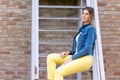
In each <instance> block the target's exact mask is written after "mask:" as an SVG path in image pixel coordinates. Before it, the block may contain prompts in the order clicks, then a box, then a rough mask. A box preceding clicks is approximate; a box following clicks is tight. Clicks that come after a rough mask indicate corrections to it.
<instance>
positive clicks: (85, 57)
mask: <svg viewBox="0 0 120 80" xmlns="http://www.w3.org/2000/svg"><path fill="white" fill-rule="evenodd" d="M93 16H94V10H93V8H91V7H85V8H83V10H82V27H81V28H80V29H79V31H78V33H77V34H76V35H75V37H74V38H73V45H72V49H71V50H70V51H66V52H61V53H60V54H56V53H52V54H49V55H48V57H47V72H48V80H63V77H64V76H67V75H70V74H74V73H77V72H82V71H86V70H88V69H90V67H91V66H92V64H93V51H94V45H95V40H96V30H95V28H94V26H93V25H92V22H93ZM56 65H61V66H60V67H58V68H57V69H56Z"/></svg>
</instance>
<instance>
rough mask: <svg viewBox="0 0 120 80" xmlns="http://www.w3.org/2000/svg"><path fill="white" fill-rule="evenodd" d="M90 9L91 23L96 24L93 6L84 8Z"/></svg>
mask: <svg viewBox="0 0 120 80" xmlns="http://www.w3.org/2000/svg"><path fill="white" fill-rule="evenodd" d="M84 10H88V12H89V13H90V23H92V24H94V9H93V8H92V7H85V8H83V9H82V11H84Z"/></svg>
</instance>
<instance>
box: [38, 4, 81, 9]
mask: <svg viewBox="0 0 120 80" xmlns="http://www.w3.org/2000/svg"><path fill="white" fill-rule="evenodd" d="M39 8H73V9H74V8H76V9H82V8H83V7H81V6H64V5H60V6H54V5H49V6H48V5H40V6H39Z"/></svg>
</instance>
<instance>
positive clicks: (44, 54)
mask: <svg viewBox="0 0 120 80" xmlns="http://www.w3.org/2000/svg"><path fill="white" fill-rule="evenodd" d="M47 55H48V54H46V53H39V58H41V57H47Z"/></svg>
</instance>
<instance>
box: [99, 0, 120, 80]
mask: <svg viewBox="0 0 120 80" xmlns="http://www.w3.org/2000/svg"><path fill="white" fill-rule="evenodd" d="M98 6H99V15H100V26H101V27H100V28H101V35H102V46H103V54H104V62H105V72H106V80H120V0H98Z"/></svg>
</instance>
